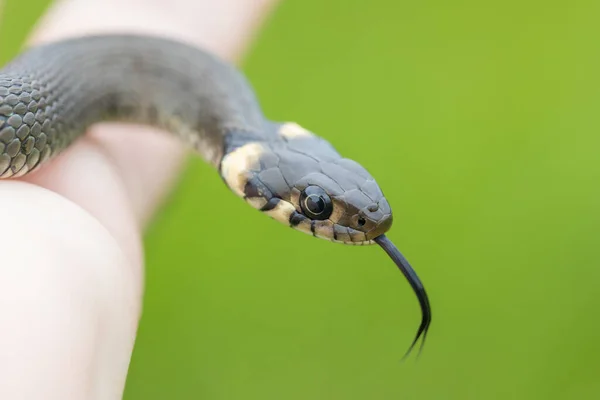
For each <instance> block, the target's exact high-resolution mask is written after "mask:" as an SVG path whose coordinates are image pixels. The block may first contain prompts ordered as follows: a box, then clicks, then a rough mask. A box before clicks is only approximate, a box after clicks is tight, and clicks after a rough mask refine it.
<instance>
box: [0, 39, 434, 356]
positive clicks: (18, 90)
mask: <svg viewBox="0 0 600 400" xmlns="http://www.w3.org/2000/svg"><path fill="white" fill-rule="evenodd" d="M109 120H110V121H126V122H134V123H141V124H147V125H152V126H155V127H159V128H162V129H163V130H165V131H169V132H172V133H173V134H176V135H178V136H179V137H180V138H181V139H182V140H183V141H184V142H185V143H187V144H188V145H189V146H191V147H193V148H194V149H196V150H197V151H198V152H199V153H200V154H201V155H202V157H203V158H204V159H205V160H206V161H207V162H209V163H211V164H212V165H213V166H215V167H216V168H217V169H218V171H219V173H220V175H221V177H222V178H223V180H224V182H225V183H226V184H227V186H229V188H230V189H231V190H232V191H233V192H234V193H236V194H237V195H238V196H240V197H242V198H244V199H245V200H246V202H247V203H249V204H250V205H251V206H253V207H254V208H256V209H259V210H260V211H262V212H263V213H265V214H267V215H269V216H270V217H272V218H274V219H275V220H278V221H280V222H283V223H284V224H286V225H289V226H292V227H294V228H295V229H297V230H300V231H303V232H306V233H308V234H311V235H313V236H316V237H319V238H324V239H327V240H331V241H334V242H341V243H346V244H358V245H363V244H372V243H378V244H379V245H381V246H382V247H383V248H384V249H385V251H386V252H387V253H388V254H389V255H390V256H391V257H392V258H393V259H394V261H395V262H396V264H397V265H398V266H399V268H400V269H401V270H402V272H403V273H404V275H405V276H406V277H407V278H408V280H409V282H410V283H411V285H412V287H413V289H414V290H415V293H416V294H417V296H418V298H419V302H420V304H421V309H422V312H423V319H422V322H421V325H420V327H419V331H418V333H417V336H416V338H415V339H414V341H413V344H412V346H411V349H412V347H413V346H414V345H415V343H416V342H417V341H418V339H419V337H420V336H421V335H423V341H424V338H425V335H426V333H427V329H428V327H429V323H430V319H431V313H430V307H429V301H428V299H427V295H426V293H425V290H424V288H423V285H422V284H421V282H420V281H419V279H418V277H417V275H416V274H415V273H414V271H413V270H412V268H411V267H410V265H409V264H408V262H406V260H405V259H404V258H403V257H402V256H401V254H400V253H399V252H398V250H397V249H396V248H395V247H394V246H393V245H392V244H391V242H390V241H389V239H387V237H386V236H385V235H384V233H385V232H387V231H388V230H389V229H390V227H391V224H392V212H391V209H390V206H389V204H388V202H387V200H386V199H385V197H384V195H383V193H382V191H381V189H380V188H379V186H378V185H377V183H376V182H375V180H374V179H373V177H372V176H371V175H370V174H369V173H368V172H367V170H366V169H364V168H363V167H362V166H361V165H359V164H358V163H356V162H355V161H352V160H349V159H346V158H343V157H342V156H341V155H340V154H339V153H338V152H337V151H336V150H335V149H334V148H333V147H332V146H331V145H330V144H329V143H328V142H327V141H325V140H324V139H323V138H321V137H319V136H317V135H315V134H313V133H311V132H309V131H308V130H306V129H304V128H302V127H300V126H299V125H297V124H295V123H291V122H283V123H280V122H273V121H270V120H268V119H267V118H266V117H265V116H264V115H263V113H262V111H261V109H260V106H259V102H258V101H257V99H256V97H255V94H254V92H253V90H252V88H251V87H250V85H249V84H248V82H247V81H246V79H245V78H244V76H243V75H242V74H241V73H240V72H238V70H237V69H235V68H234V67H233V66H231V65H229V64H228V63H226V62H224V61H222V60H219V59H218V58H217V57H215V56H214V55H212V54H210V53H208V52H205V51H203V50H201V49H198V48H195V47H191V46H188V45H186V44H183V43H179V42H176V41H172V40H168V39H162V38H154V37H147V36H134V35H101V36H88V37H82V38H76V39H69V40H63V41H59V42H55V43H50V44H46V45H42V46H39V47H34V48H31V49H28V50H27V51H25V52H24V53H23V54H21V55H20V56H19V57H17V58H16V59H15V60H13V61H12V62H10V63H9V64H8V65H6V66H5V67H4V68H3V69H2V70H1V71H0V177H1V178H10V177H19V176H22V175H24V174H27V173H29V172H31V171H33V170H35V169H36V168H38V167H40V166H41V165H42V164H44V163H46V162H47V161H49V160H51V159H52V158H53V157H54V156H56V155H58V154H59V153H60V152H61V151H62V150H64V149H66V148H67V147H68V146H69V145H70V144H71V143H72V142H73V141H74V140H76V139H77V138H78V137H79V136H81V135H82V134H84V133H85V131H86V130H87V129H88V128H89V127H90V126H91V125H93V124H95V123H98V122H102V121H109ZM409 351H410V350H409Z"/></svg>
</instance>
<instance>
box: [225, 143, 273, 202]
mask: <svg viewBox="0 0 600 400" xmlns="http://www.w3.org/2000/svg"><path fill="white" fill-rule="evenodd" d="M264 152H265V149H264V147H263V146H262V145H260V144H259V143H248V144H246V145H244V146H242V147H238V148H237V149H235V150H234V151H232V152H231V153H228V154H226V155H225V157H223V160H222V161H221V176H222V177H223V179H224V180H225V182H226V183H227V186H229V188H230V189H231V190H233V192H234V193H235V194H237V195H238V196H240V197H244V196H245V193H244V188H245V187H246V184H247V183H248V179H250V178H251V176H252V175H251V172H250V171H251V170H256V169H258V168H259V166H260V157H261V156H262V154H263V153H264Z"/></svg>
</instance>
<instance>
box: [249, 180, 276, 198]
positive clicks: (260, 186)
mask: <svg viewBox="0 0 600 400" xmlns="http://www.w3.org/2000/svg"><path fill="white" fill-rule="evenodd" d="M244 197H245V198H256V197H261V198H263V199H266V200H267V201H268V200H270V199H271V198H272V197H273V191H272V190H271V189H270V188H269V187H268V186H267V185H265V184H264V183H263V182H262V181H261V179H260V178H259V177H257V176H254V177H252V178H250V179H248V182H246V186H245V187H244Z"/></svg>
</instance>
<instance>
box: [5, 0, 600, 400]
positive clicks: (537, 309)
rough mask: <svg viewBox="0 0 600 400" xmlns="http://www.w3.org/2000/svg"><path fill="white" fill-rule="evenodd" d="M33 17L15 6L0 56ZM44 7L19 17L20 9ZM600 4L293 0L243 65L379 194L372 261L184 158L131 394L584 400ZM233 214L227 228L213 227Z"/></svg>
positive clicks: (269, 105) (158, 244)
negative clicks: (417, 292)
mask: <svg viewBox="0 0 600 400" xmlns="http://www.w3.org/2000/svg"><path fill="white" fill-rule="evenodd" d="M45 3H46V1H39V0H36V1H32V0H28V1H23V0H10V1H8V4H7V7H6V9H5V16H4V21H3V23H2V26H1V28H0V49H1V57H2V60H7V59H9V58H10V57H12V56H14V54H15V53H16V52H17V51H18V49H19V45H20V43H21V40H22V39H23V38H24V37H25V35H26V33H27V30H28V29H29V27H30V25H31V23H33V22H34V21H35V18H36V17H37V16H38V15H39V13H41V12H42V7H43V6H44V5H45ZM36 8H37V9H38V10H37V13H34V12H32V11H34V10H35V9H36ZM599 16H600V2H597V1H569V2H567V1H564V2H556V1H502V2H489V1H488V2H485V1H484V2H482V1H475V0H468V1H453V2H448V1H445V0H435V1H434V0H431V1H419V2H416V1H398V0H329V1H324V0H287V1H284V2H283V4H282V5H281V6H280V7H279V9H278V10H277V12H276V13H275V14H274V15H273V18H271V20H270V21H269V22H268V23H267V24H266V25H265V27H264V30H263V32H262V34H261V35H260V37H259V38H258V40H257V42H256V43H255V46H254V47H253V49H252V51H251V53H250V54H249V56H248V58H247V59H246V60H245V61H244V64H243V68H244V70H245V72H246V73H247V74H248V77H249V78H250V80H251V81H252V83H253V85H254V86H255V88H256V90H257V92H258V95H259V97H260V99H261V101H262V104H263V107H264V109H265V111H266V113H267V114H268V115H269V116H270V117H272V118H273V119H277V120H294V121H297V122H299V123H301V124H302V125H304V126H305V127H307V128H309V129H311V130H313V131H315V132H316V133H318V134H320V135H322V136H324V137H326V138H327V139H329V140H330V141H331V142H332V143H333V144H334V145H335V146H336V147H337V148H338V150H339V151H340V152H341V153H342V154H344V155H346V156H347V157H350V158H354V159H356V160H358V161H359V162H360V163H362V164H363V165H365V166H366V167H367V168H368V169H369V170H370V171H371V172H372V173H373V175H374V176H375V177H376V178H377V180H378V182H379V184H380V185H381V186H382V187H383V190H384V191H385V193H386V195H387V196H388V199H389V200H390V202H391V204H392V207H393V209H394V212H395V226H394V227H393V229H392V231H391V233H390V235H389V236H390V237H391V238H392V240H394V241H395V243H396V244H397V245H398V246H399V247H400V248H401V249H402V250H403V252H404V253H405V254H406V255H407V257H408V258H409V260H411V262H412V263H413V265H414V266H415V268H416V269H417V271H418V272H419V274H420V276H421V278H422V279H423V281H424V283H425V285H426V287H427V290H428V292H429V295H430V298H431V303H432V307H433V325H432V327H431V331H430V336H429V338H428V343H427V346H426V347H425V351H424V353H423V355H422V357H421V358H420V360H419V361H418V362H417V363H415V362H414V360H409V361H408V362H405V363H400V362H399V360H400V357H401V356H402V354H403V353H404V351H405V350H406V348H407V345H408V344H409V343H410V341H411V340H412V338H413V334H414V332H415V329H416V327H417V325H418V323H419V318H420V311H419V307H418V304H417V302H416V300H415V298H414V296H413V293H412V291H411V290H410V288H409V286H408V285H407V284H406V282H405V281H404V279H403V277H402V275H401V274H400V273H399V272H398V271H397V270H396V269H395V267H394V266H393V265H392V263H391V261H390V260H389V259H387V257H386V256H385V254H384V253H383V251H381V250H380V249H379V248H377V247H368V248H364V247H362V248H354V247H346V246H342V245H335V244H331V243H328V242H325V241H321V240H316V239H314V238H311V237H309V236H308V235H304V234H302V233H298V232H295V231H293V230H291V229H288V228H285V227H283V226H281V225H279V224H278V223H276V222H274V221H272V220H270V219H268V218H264V216H262V215H260V213H258V212H255V211H253V210H252V209H250V208H249V207H248V206H247V205H245V204H244V203H243V202H242V201H240V200H239V199H238V198H236V197H235V196H233V195H231V194H230V192H229V190H228V189H227V188H226V187H225V186H224V185H223V184H222V182H221V180H220V179H219V177H218V175H217V174H216V173H215V172H214V171H213V170H212V169H211V168H210V167H208V166H206V165H204V164H203V163H202V162H201V161H199V160H196V159H194V160H191V162H190V167H189V169H188V170H187V172H186V173H185V175H184V177H183V181H182V183H181V186H180V187H179V189H178V191H177V192H176V193H175V194H174V196H173V197H172V198H171V199H170V201H169V203H168V204H167V205H166V206H165V208H164V210H163V211H162V212H161V213H160V215H158V216H157V219H156V221H155V223H154V224H153V226H152V228H151V229H150V231H149V232H148V235H147V240H146V249H147V253H146V255H147V260H148V261H147V292H146V298H145V305H144V307H145V312H144V316H143V320H142V323H141V327H140V332H139V338H138V341H137V345H136V349H135V352H134V355H133V360H132V364H131V370H130V375H129V380H128V384H127V389H126V394H125V399H126V400H138V399H144V400H151V399H210V400H224V399H228V400H229V399H248V400H252V399H261V400H275V399H289V400H295V399H298V400H299V399H302V400H305V399H344V400H352V399H361V400H362V399H384V400H387V399H461V400H462V399H507V398H511V399H597V398H600V360H599V358H600V357H599V356H600V341H599V340H598V333H599V331H600V330H599V328H600V322H598V309H599V307H600V295H598V282H599V280H600V268H599V263H598V259H599V257H598V255H599V254H600V252H599V251H598V245H599V243H600V241H599V236H600V234H599V233H598V228H599V226H600V213H599V212H598V209H599V207H600V204H599V200H600V193H599V190H598V188H599V186H600V180H599V178H600V162H599V157H598V153H599V150H600V134H599V128H600V119H599V116H600V114H599V111H600V96H599V93H600V77H599V75H600V53H599V51H600V49H599V47H598V38H599V35H600V24H598V17H599ZM225 211H226V212H225Z"/></svg>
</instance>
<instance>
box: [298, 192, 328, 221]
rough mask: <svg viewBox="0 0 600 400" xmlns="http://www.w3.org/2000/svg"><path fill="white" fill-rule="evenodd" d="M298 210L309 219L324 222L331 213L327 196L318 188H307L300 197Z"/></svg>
mask: <svg viewBox="0 0 600 400" xmlns="http://www.w3.org/2000/svg"><path fill="white" fill-rule="evenodd" d="M300 208H302V211H303V212H304V214H305V215H306V216H307V217H308V218H310V219H318V220H324V219H327V218H329V216H330V215H331V213H332V211H333V204H332V202H331V199H330V198H329V195H328V194H327V193H325V191H324V190H323V189H322V188H320V187H319V186H308V187H307V188H306V189H304V190H303V191H302V193H301V195H300Z"/></svg>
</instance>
